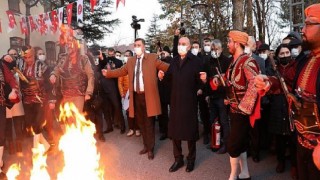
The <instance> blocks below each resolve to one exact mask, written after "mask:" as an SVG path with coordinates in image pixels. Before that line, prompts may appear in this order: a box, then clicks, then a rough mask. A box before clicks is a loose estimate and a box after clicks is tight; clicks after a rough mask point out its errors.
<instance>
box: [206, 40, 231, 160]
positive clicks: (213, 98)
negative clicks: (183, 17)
mask: <svg viewBox="0 0 320 180" xmlns="http://www.w3.org/2000/svg"><path fill="white" fill-rule="evenodd" d="M230 62H231V58H228V57H227V56H225V55H224V54H222V43H221V41H220V40H219V39H214V40H213V41H212V46H211V54H210V58H209V60H208V61H207V62H206V63H205V65H204V68H205V72H206V73H207V75H208V77H209V78H213V77H214V76H216V75H217V74H218V72H217V70H216V68H218V70H219V72H220V73H221V74H224V73H225V72H226V71H227V69H228V67H229V64H230ZM205 95H206V96H208V97H209V109H210V123H211V124H213V123H214V121H215V119H216V118H218V121H219V123H220V125H221V127H222V140H223V144H222V146H221V148H220V149H219V150H218V151H217V153H218V154H224V153H226V151H227V149H226V144H227V139H228V136H229V132H230V125H229V124H230V122H229V118H228V112H227V106H226V105H225V104H224V100H225V99H226V89H225V87H219V88H218V89H217V90H215V91H213V90H212V89H211V88H210V86H209V83H207V86H206V91H205ZM209 147H210V149H211V147H212V146H211V144H210V146H209Z"/></svg>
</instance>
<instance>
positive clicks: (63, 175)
mask: <svg viewBox="0 0 320 180" xmlns="http://www.w3.org/2000/svg"><path fill="white" fill-rule="evenodd" d="M60 110H61V113H60V117H59V119H60V121H62V122H65V124H66V127H65V128H66V131H65V134H64V135H63V136H62V137H61V139H60V141H59V150H61V151H62V152H63V153H64V161H65V167H64V168H63V170H62V172H60V173H59V174H58V179H59V180H69V179H90V180H94V179H97V180H98V179H99V180H100V179H103V170H102V168H100V167H99V159H100V154H99V153H98V152H97V147H96V140H95V138H94V136H93V135H94V133H95V131H96V129H95V125H94V124H93V123H92V122H91V121H89V120H86V119H85V117H84V116H83V115H82V114H81V113H80V112H79V111H78V109H77V108H76V106H75V105H74V104H72V103H66V104H65V105H64V106H63V107H62V106H60ZM70 122H71V123H70Z"/></svg>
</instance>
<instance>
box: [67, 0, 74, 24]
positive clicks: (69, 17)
mask: <svg viewBox="0 0 320 180" xmlns="http://www.w3.org/2000/svg"><path fill="white" fill-rule="evenodd" d="M72 6H73V3H70V4H68V5H67V22H68V24H69V25H70V24H71V20H72Z"/></svg>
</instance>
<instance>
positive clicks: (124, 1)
mask: <svg viewBox="0 0 320 180" xmlns="http://www.w3.org/2000/svg"><path fill="white" fill-rule="evenodd" d="M120 2H122V4H123V6H125V5H126V0H117V2H116V6H117V9H118V6H119V3H120Z"/></svg>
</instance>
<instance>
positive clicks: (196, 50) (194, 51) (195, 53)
mask: <svg viewBox="0 0 320 180" xmlns="http://www.w3.org/2000/svg"><path fill="white" fill-rule="evenodd" d="M191 53H192V54H193V55H195V56H196V55H198V53H199V49H196V48H192V49H191Z"/></svg>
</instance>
